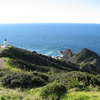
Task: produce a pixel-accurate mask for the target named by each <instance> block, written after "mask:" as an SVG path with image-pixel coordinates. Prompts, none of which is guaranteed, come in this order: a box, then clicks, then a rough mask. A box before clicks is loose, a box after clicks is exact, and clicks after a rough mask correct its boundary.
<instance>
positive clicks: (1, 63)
mask: <svg viewBox="0 0 100 100" xmlns="http://www.w3.org/2000/svg"><path fill="white" fill-rule="evenodd" d="M0 68H7V67H6V66H5V65H4V59H3V58H0Z"/></svg>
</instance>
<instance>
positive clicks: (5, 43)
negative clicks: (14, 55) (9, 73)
mask: <svg viewBox="0 0 100 100" xmlns="http://www.w3.org/2000/svg"><path fill="white" fill-rule="evenodd" d="M3 45H4V48H6V47H8V45H7V40H6V39H5V40H4V42H3Z"/></svg>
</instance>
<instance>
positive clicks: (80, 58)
mask: <svg viewBox="0 0 100 100" xmlns="http://www.w3.org/2000/svg"><path fill="white" fill-rule="evenodd" d="M59 53H60V54H61V55H62V59H64V60H67V61H70V62H72V63H85V64H92V65H95V66H97V67H100V56H99V55H98V54H96V53H95V52H94V51H91V50H89V49H87V48H84V49H82V50H81V51H80V52H78V53H77V54H74V53H73V52H72V51H71V50H70V49H66V50H65V51H59Z"/></svg>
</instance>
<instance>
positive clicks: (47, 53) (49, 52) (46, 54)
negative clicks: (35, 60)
mask: <svg viewBox="0 0 100 100" xmlns="http://www.w3.org/2000/svg"><path fill="white" fill-rule="evenodd" d="M52 53H53V52H48V53H46V54H45V55H50V54H52Z"/></svg>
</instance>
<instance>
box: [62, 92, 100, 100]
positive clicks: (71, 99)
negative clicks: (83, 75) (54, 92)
mask: <svg viewBox="0 0 100 100" xmlns="http://www.w3.org/2000/svg"><path fill="white" fill-rule="evenodd" d="M61 100H100V92H93V91H91V92H85V91H81V92H70V93H67V94H66V95H65V96H64V97H62V99H61Z"/></svg>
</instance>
